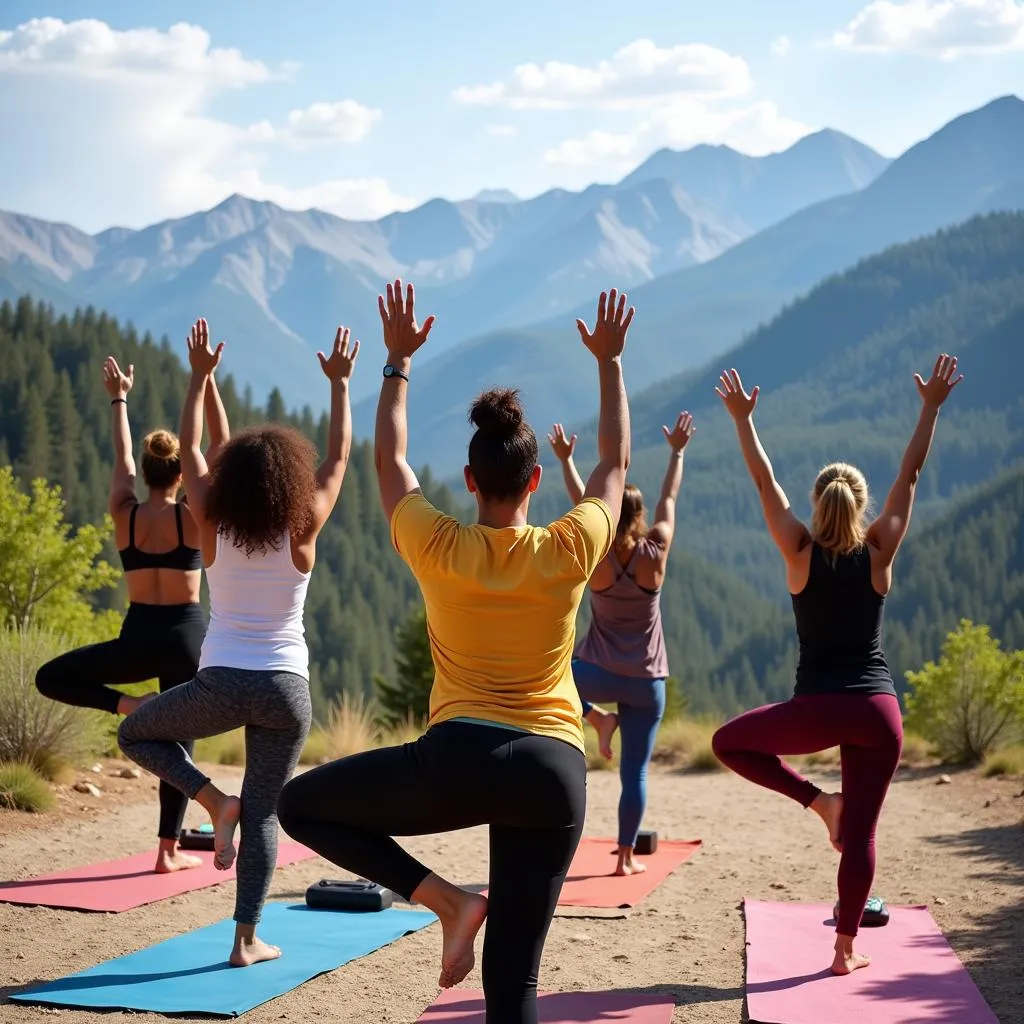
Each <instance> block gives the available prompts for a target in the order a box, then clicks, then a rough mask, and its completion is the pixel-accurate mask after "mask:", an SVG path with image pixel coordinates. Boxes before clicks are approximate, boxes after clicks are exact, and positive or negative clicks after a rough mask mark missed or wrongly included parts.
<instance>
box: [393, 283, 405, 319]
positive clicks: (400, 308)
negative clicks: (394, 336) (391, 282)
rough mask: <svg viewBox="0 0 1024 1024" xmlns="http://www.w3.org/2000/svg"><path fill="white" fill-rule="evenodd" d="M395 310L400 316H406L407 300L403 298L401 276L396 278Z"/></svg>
mask: <svg viewBox="0 0 1024 1024" xmlns="http://www.w3.org/2000/svg"><path fill="white" fill-rule="evenodd" d="M395 312H397V313H398V315H399V316H405V300H404V299H403V298H402V281H401V278H397V277H396V278H395Z"/></svg>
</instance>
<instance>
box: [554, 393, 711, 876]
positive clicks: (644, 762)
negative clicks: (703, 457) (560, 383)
mask: <svg viewBox="0 0 1024 1024" xmlns="http://www.w3.org/2000/svg"><path fill="white" fill-rule="evenodd" d="M661 429H662V431H663V432H664V434H665V440H666V441H668V445H669V449H670V454H669V459H668V468H667V469H666V470H665V479H664V482H663V483H662V486H661V496H660V498H659V499H658V506H657V508H656V509H655V510H654V524H653V525H652V526H650V527H648V525H647V512H646V509H645V508H644V499H643V495H642V494H641V493H640V488H639V487H635V486H634V485H632V484H627V485H626V488H625V490H624V492H623V495H622V509H621V512H620V513H619V526H618V529H617V530H616V532H615V542H614V544H613V545H612V550H611V551H610V552H609V553H608V556H607V557H606V558H605V559H604V561H603V562H601V564H600V565H599V566H598V567H597V569H596V570H595V571H594V575H593V576H592V577H591V579H590V628H589V629H588V630H587V633H586V635H585V636H584V638H583V641H582V642H581V643H580V645H579V647H578V648H577V649H576V658H575V660H574V661H573V665H572V669H573V675H574V677H575V679H576V687H577V689H578V690H579V693H580V697H581V698H582V700H583V715H584V718H585V719H586V720H587V721H588V722H589V723H590V724H591V725H592V726H593V727H594V728H595V729H596V730H597V734H598V742H599V745H600V748H601V753H602V754H603V755H604V756H605V757H607V758H610V757H611V756H612V749H611V738H612V735H613V734H614V732H615V730H616V729H619V730H620V732H621V736H622V756H621V758H620V760H619V777H620V780H621V785H622V793H621V796H620V797H619V838H618V843H619V847H618V850H617V854H618V862H617V864H616V867H615V873H616V874H617V875H632V874H636V873H638V872H641V871H646V870H647V869H646V867H645V866H644V864H643V863H642V862H640V861H638V860H635V859H634V857H633V849H634V847H635V846H636V839H637V834H638V833H639V831H640V823H641V821H642V820H643V816H644V810H645V808H646V806H647V767H648V765H649V764H650V760H651V754H652V753H653V751H654V738H655V736H656V735H657V733H658V724H659V723H660V722H661V719H662V716H663V715H664V714H665V679H666V677H667V676H668V653H667V652H666V650H665V634H664V631H663V629H662V625H661V586H662V583H663V582H664V579H665V570H666V568H667V565H668V555H669V551H671V549H672V539H673V537H674V535H675V527H676V498H677V497H678V496H679V488H680V486H681V485H682V482H683V450H684V449H685V448H686V445H687V442H688V441H689V440H690V438H691V436H692V435H693V417H692V416H691V415H690V414H689V413H688V412H683V413H680V414H679V417H678V419H677V420H676V424H675V427H674V428H673V429H671V430H670V429H669V428H668V427H662V428H661ZM548 441H550V442H551V447H552V448H553V449H554V452H555V456H556V457H557V458H558V460H559V461H560V462H561V464H562V476H563V478H564V480H565V486H566V489H567V490H568V491H569V497H570V498H571V499H572V500H573V501H574V502H577V501H579V500H580V495H582V494H583V481H582V480H581V479H580V475H579V472H578V471H577V469H576V466H575V463H574V462H573V451H574V449H575V447H576V435H575V434H573V436H572V437H571V438H566V436H565V430H564V429H563V427H562V424H561V423H556V424H555V425H554V428H553V433H551V434H548ZM598 701H600V702H610V703H614V704H616V705H617V706H618V711H617V712H608V711H604V710H603V709H602V708H600V707H597V706H596V702H598Z"/></svg>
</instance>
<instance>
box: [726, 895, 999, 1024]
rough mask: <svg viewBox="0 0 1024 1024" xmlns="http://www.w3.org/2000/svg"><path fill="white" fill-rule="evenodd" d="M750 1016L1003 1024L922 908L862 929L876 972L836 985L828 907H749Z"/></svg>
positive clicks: (854, 1023)
mask: <svg viewBox="0 0 1024 1024" xmlns="http://www.w3.org/2000/svg"><path fill="white" fill-rule="evenodd" d="M744 911H745V915H746V919H747V1011H748V1013H749V1014H750V1020H751V1022H755V1021H756V1022H757V1024H821V1022H822V1021H828V1022H829V1024H868V1022H870V1024H999V1021H998V1020H997V1018H996V1016H995V1014H994V1013H993V1012H992V1011H991V1009H989V1006H988V1004H987V1003H986V1002H985V1000H984V999H983V998H982V995H981V993H980V992H979V991H978V989H977V986H975V984H974V982H973V981H972V980H971V976H970V975H969V974H968V973H967V970H966V969H965V968H964V965H963V964H962V963H960V960H959V959H958V958H957V955H956V953H954V952H953V950H952V949H951V948H950V945H949V943H948V942H947V941H946V938H945V936H944V935H943V934H942V932H941V931H940V930H939V926H938V925H937V924H936V923H935V921H934V920H933V919H932V916H931V914H929V913H928V910H927V908H925V907H890V908H889V923H888V924H887V925H885V926H884V927H882V928H862V929H861V931H860V933H859V935H858V936H857V947H856V948H857V951H858V952H861V953H865V954H866V955H868V956H870V957H871V960H872V962H871V965H870V966H869V967H865V968H863V969H861V970H859V971H854V972H853V974H850V975H847V976H846V977H835V976H834V975H833V974H832V973H831V971H830V970H829V968H830V966H831V964H832V955H833V953H832V944H833V943H834V942H835V920H834V919H833V917H832V907H831V905H830V904H827V903H820V904H819V903H762V902H758V901H757V900H745V901H744Z"/></svg>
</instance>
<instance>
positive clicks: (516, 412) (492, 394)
mask: <svg viewBox="0 0 1024 1024" xmlns="http://www.w3.org/2000/svg"><path fill="white" fill-rule="evenodd" d="M469 421H470V423H472V424H473V425H474V426H475V427H476V428H477V430H483V431H485V432H487V433H491V434H501V435H507V436H512V435H513V434H515V432H516V431H517V430H518V429H519V428H520V427H521V426H522V423H523V406H522V403H521V402H520V401H519V391H518V390H517V389H515V388H492V389H491V390H490V391H485V392H484V393H483V394H482V395H481V396H480V397H479V398H478V399H477V400H476V401H475V402H474V403H473V405H472V408H471V409H470V410H469Z"/></svg>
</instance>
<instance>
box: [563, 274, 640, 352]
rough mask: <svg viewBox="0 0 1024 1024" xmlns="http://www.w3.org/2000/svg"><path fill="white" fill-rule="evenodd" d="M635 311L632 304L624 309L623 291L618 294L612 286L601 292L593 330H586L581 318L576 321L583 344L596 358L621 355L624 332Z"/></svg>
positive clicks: (624, 296) (624, 340) (627, 328)
mask: <svg viewBox="0 0 1024 1024" xmlns="http://www.w3.org/2000/svg"><path fill="white" fill-rule="evenodd" d="M635 312H636V310H635V309H633V307H632V306H630V307H629V309H628V310H627V309H626V295H625V292H623V293H622V294H621V295H620V294H619V293H618V292H617V291H616V290H615V289H614V288H612V289H611V290H610V291H608V292H601V297H600V298H599V299H598V300H597V321H596V322H595V323H594V329H593V331H591V330H588V328H587V325H586V324H585V323H584V322H583V321H582V320H577V321H576V327H577V329H578V330H579V332H580V337H581V338H582V339H583V344H584V345H586V346H587V348H588V349H590V351H591V353H592V354H593V355H594V357H595V358H596V359H599V360H606V359H615V358H617V357H618V356H621V355H622V350H623V349H624V348H625V347H626V332H627V331H628V330H629V325H630V324H631V323H632V322H633V314H634V313H635Z"/></svg>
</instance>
